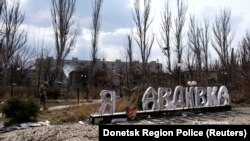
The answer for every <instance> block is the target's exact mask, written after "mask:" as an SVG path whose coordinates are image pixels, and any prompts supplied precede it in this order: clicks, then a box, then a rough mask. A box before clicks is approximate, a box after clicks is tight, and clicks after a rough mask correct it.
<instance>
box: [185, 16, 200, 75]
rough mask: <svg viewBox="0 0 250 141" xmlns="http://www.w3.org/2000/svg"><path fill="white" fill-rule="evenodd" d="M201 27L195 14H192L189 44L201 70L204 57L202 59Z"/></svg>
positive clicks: (198, 68)
mask: <svg viewBox="0 0 250 141" xmlns="http://www.w3.org/2000/svg"><path fill="white" fill-rule="evenodd" d="M200 36H201V34H200V27H199V25H198V22H197V20H196V19H195V16H190V25H189V31H188V44H189V47H190V48H191V50H192V51H193V53H194V55H195V58H196V69H197V70H198V71H199V72H200V71H201V65H202V59H201V57H202V56H201V42H200V41H201V40H200Z"/></svg>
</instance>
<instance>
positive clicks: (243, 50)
mask: <svg viewBox="0 0 250 141" xmlns="http://www.w3.org/2000/svg"><path fill="white" fill-rule="evenodd" d="M239 54H240V57H239V62H240V65H239V75H240V77H239V79H238V80H237V81H239V82H238V83H239V85H240V86H241V91H242V92H243V93H245V94H248V93H249V91H250V87H249V85H250V33H249V32H247V33H246V35H245V37H244V38H243V39H242V41H241V45H240V50H239Z"/></svg>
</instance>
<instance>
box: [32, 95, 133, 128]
mask: <svg viewBox="0 0 250 141" xmlns="http://www.w3.org/2000/svg"><path fill="white" fill-rule="evenodd" d="M130 103H131V102H129V101H128V100H125V99H120V100H118V101H117V104H116V111H117V112H122V111H124V109H125V108H126V107H127V106H129V105H130ZM99 108H100V104H99V103H89V104H83V105H82V106H75V107H70V108H66V109H62V110H55V111H42V112H41V113H40V114H39V115H38V118H37V119H38V121H45V120H49V121H50V122H52V123H53V124H60V123H63V122H78V121H86V120H87V119H88V118H89V116H90V114H94V113H96V112H98V110H99Z"/></svg>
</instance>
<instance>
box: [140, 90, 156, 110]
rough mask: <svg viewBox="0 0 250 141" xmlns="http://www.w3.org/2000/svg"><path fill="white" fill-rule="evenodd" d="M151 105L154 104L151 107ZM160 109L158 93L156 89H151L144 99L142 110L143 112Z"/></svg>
mask: <svg viewBox="0 0 250 141" xmlns="http://www.w3.org/2000/svg"><path fill="white" fill-rule="evenodd" d="M149 104H152V105H151V107H150V105H149ZM157 107H158V103H157V92H156V91H155V89H154V88H152V87H149V88H148V89H147V90H146V91H145V93H144V95H143V97H142V109H143V110H155V109H157Z"/></svg>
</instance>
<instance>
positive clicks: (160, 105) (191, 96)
mask: <svg viewBox="0 0 250 141" xmlns="http://www.w3.org/2000/svg"><path fill="white" fill-rule="evenodd" d="M190 84H191V82H190ZM193 86H194V85H190V87H186V88H184V87H183V86H177V87H176V88H175V90H174V92H173V91H172V89H171V88H164V87H160V88H158V92H157V91H156V90H155V89H154V88H153V87H149V88H148V89H147V90H146V91H145V93H144V95H143V97H142V99H141V101H142V109H143V110H158V111H160V110H176V109H180V108H182V109H184V108H185V109H189V108H202V107H219V106H226V105H229V104H230V103H229V102H230V99H229V94H228V90H227V87H226V86H221V87H220V88H219V89H218V87H217V86H215V87H207V88H205V87H193ZM100 95H101V98H102V104H101V107H100V109H99V114H100V115H102V114H104V113H105V110H106V107H107V106H110V113H111V114H113V113H114V112H115V104H116V95H115V91H109V90H102V91H101V93H100Z"/></svg>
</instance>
